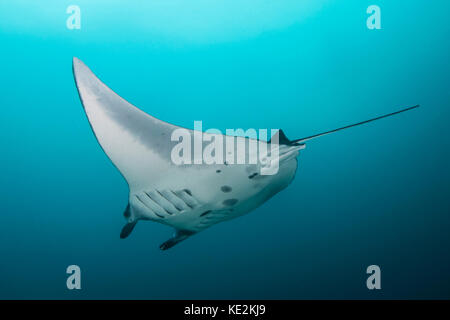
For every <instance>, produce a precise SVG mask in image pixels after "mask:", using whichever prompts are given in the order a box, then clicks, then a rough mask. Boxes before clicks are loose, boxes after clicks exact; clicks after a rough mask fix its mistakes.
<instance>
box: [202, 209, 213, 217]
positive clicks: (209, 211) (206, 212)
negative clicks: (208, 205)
mask: <svg viewBox="0 0 450 320" xmlns="http://www.w3.org/2000/svg"><path fill="white" fill-rule="evenodd" d="M208 213H211V210H208V211H205V212H203V213H202V214H201V215H200V217H203V216H205V215H207V214H208Z"/></svg>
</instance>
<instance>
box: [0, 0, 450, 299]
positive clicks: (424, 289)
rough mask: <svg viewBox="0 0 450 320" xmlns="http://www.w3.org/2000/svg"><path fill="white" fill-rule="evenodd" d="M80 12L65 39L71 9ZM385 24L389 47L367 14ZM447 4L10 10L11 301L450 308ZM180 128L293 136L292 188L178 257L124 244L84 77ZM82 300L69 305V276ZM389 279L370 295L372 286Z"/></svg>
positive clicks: (1, 263)
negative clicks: (430, 301)
mask: <svg viewBox="0 0 450 320" xmlns="http://www.w3.org/2000/svg"><path fill="white" fill-rule="evenodd" d="M71 4H75V5H78V6H79V7H80V9H81V29H80V30H69V29H68V28H67V27H66V20H67V18H68V17H69V14H67V13H66V8H67V7H68V6H69V5H71ZM372 4H376V5H378V6H379V7H380V8H381V26H382V29H381V30H369V29H368V28H367V27H366V19H367V17H368V16H369V15H368V14H367V13H366V9H367V7H368V6H369V5H372ZM449 10H450V2H449V1H444V0H442V1H438V0H435V1H413V0H411V1H400V0H390V1H387V0H371V1H364V0H358V1H356V0H355V1H352V0H348V1H337V0H335V1H332V0H314V1H313V0H310V1H300V0H299V1H274V0H272V1H267V0H260V1H257V0H252V1H251V0H239V1H234V0H227V1H225V0H216V1H206V0H203V1H200V0H192V1H181V0H179V1H178V0H177V1H175V0H165V1H162V0H160V1H155V0H151V1H126V2H125V1H87V0H84V1H81V0H73V1H7V0H2V1H1V2H0V44H1V50H0V58H1V60H0V66H1V67H0V90H1V100H0V106H1V111H2V115H1V117H0V150H1V158H0V166H1V169H2V174H1V182H0V192H1V199H2V209H1V215H0V253H1V256H0V298H2V299H14V298H15V299H17V298H19V299H21V298H31V299H44V298H57V299H90V298H104V299H107V298H122V299H172V298H173V299H198V298H211V299H217V298H235V299H243V298H246V299H259V298H263V299H282V298H285V299H298V298H301V299H302V298H358V299H359V298H369V299H376V298H389V299H390V298H450V273H449V269H450V255H449V252H450V236H449V230H450V194H449V190H450V188H449V187H450V169H449V147H450V131H449V119H450V109H449V107H450V90H449V80H450V79H449V74H450V73H449V71H450V65H449V49H450V48H449V47H450V43H449V41H448V40H449V36H450V23H449V21H448V12H449ZM74 56H76V57H78V58H80V59H81V60H83V61H84V62H85V63H86V64H87V65H88V66H89V67H90V68H91V69H92V70H93V71H94V72H95V73H96V74H97V75H98V76H99V77H100V78H101V79H102V80H103V81H104V82H105V83H106V84H107V85H108V86H110V87H111V88H112V89H113V90H115V91H116V92H117V93H118V94H120V95H121V96H123V97H124V98H125V99H127V100H128V101H130V102H131V103H133V104H134V105H136V106H138V107H140V108H141V109H142V110H144V111H145V112H147V113H149V114H151V115H153V116H155V117H157V118H159V119H162V120H165V121H168V122H171V123H174V124H177V125H181V126H185V127H190V128H191V127H193V121H194V120H202V121H203V125H204V127H206V128H219V129H221V130H225V129H226V128H282V129H283V130H284V132H285V133H286V134H287V136H288V137H290V138H292V139H294V138H300V137H304V136H308V135H311V134H314V133H318V132H321V131H326V130H329V129H333V128H335V127H339V126H343V125H347V124H350V123H353V122H358V121H362V120H365V119H368V118H371V117H374V116H378V115H381V114H384V113H389V112H392V111H395V110H397V109H400V108H403V107H407V106H412V105H416V104H421V106H422V107H421V108H419V109H416V110H413V111H410V112H408V113H405V114H401V115H398V116H396V117H395V118H394V117H392V118H388V119H384V120H380V121H378V122H375V123H371V124H368V125H366V126H363V127H357V128H352V129H349V130H345V131H341V132H339V133H336V134H333V135H329V136H326V137H322V138H320V139H317V140H314V141H311V142H310V143H307V146H306V149H305V150H304V151H303V152H302V153H301V155H300V158H299V169H298V171H297V176H296V178H295V180H294V181H293V182H292V184H291V185H290V186H289V187H288V188H287V189H285V190H284V191H282V192H281V193H279V194H278V195H277V196H275V197H274V198H272V199H271V200H269V201H268V202H267V203H266V204H264V205H263V206H262V207H260V208H258V209H257V210H255V211H253V212H252V213H250V214H248V215H246V216H243V217H241V218H239V219H236V220H233V221H230V222H226V223H222V224H219V225H216V226H214V227H212V228H210V229H207V230H205V231H204V232H201V233H199V234H198V235H196V236H194V237H192V238H191V239H189V240H187V241H185V242H183V243H181V244H179V245H177V246H176V247H174V248H172V249H171V250H168V251H164V252H162V251H160V250H159V248H158V245H159V244H160V243H162V242H163V241H165V240H167V239H168V238H169V237H170V235H171V234H172V230H171V229H170V228H168V227H166V226H163V225H159V224H156V223H151V222H143V223H139V224H138V225H137V227H136V229H135V230H134V232H133V234H132V235H131V236H130V237H129V238H128V239H125V240H121V239H119V233H120V230H121V228H122V226H123V224H124V223H125V220H124V218H123V216H122V213H123V210H124V208H125V206H126V205H127V192H128V190H127V185H126V183H125V181H124V180H123V178H122V177H121V175H120V173H119V172H118V171H117V170H116V169H115V168H114V166H113V165H112V163H111V162H110V161H109V160H108V158H107V157H106V156H105V154H104V153H103V152H102V150H101V149H100V147H99V145H98V144H97V142H96V140H95V137H94V135H93V134H92V132H91V129H90V127H89V123H88V121H87V119H86V116H85V114H84V112H83V108H82V106H81V103H80V101H79V98H78V94H77V91H76V88H75V84H74V81H73V76H72V66H71V63H72V57H74ZM71 264H76V265H79V266H80V267H81V270H82V284H81V285H82V289H81V290H79V291H77V290H72V291H70V290H68V289H67V288H66V278H67V274H66V273H65V271H66V267H67V266H68V265H71ZM371 264H376V265H379V266H380V267H381V273H382V275H381V286H382V289H381V290H378V291H376V290H375V291H369V290H368V289H367V288H366V278H367V276H368V275H367V274H366V268H367V266H369V265H371Z"/></svg>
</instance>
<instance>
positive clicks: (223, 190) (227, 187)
mask: <svg viewBox="0 0 450 320" xmlns="http://www.w3.org/2000/svg"><path fill="white" fill-rule="evenodd" d="M220 190H222V192H231V190H233V189H232V188H231V187H230V186H221V187H220Z"/></svg>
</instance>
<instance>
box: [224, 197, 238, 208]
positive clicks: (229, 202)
mask: <svg viewBox="0 0 450 320" xmlns="http://www.w3.org/2000/svg"><path fill="white" fill-rule="evenodd" d="M238 201H239V200H238V199H227V200H224V201H223V202H222V203H223V205H225V206H227V207H231V206H234V205H235V204H236V203H237V202H238Z"/></svg>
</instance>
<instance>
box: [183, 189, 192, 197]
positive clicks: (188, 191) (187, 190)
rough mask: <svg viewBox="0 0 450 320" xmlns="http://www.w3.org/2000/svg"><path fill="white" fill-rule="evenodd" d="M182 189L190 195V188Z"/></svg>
mask: <svg viewBox="0 0 450 320" xmlns="http://www.w3.org/2000/svg"><path fill="white" fill-rule="evenodd" d="M183 191H184V192H186V193H187V194H188V195H190V196H192V192H191V190H189V189H184V190H183Z"/></svg>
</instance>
